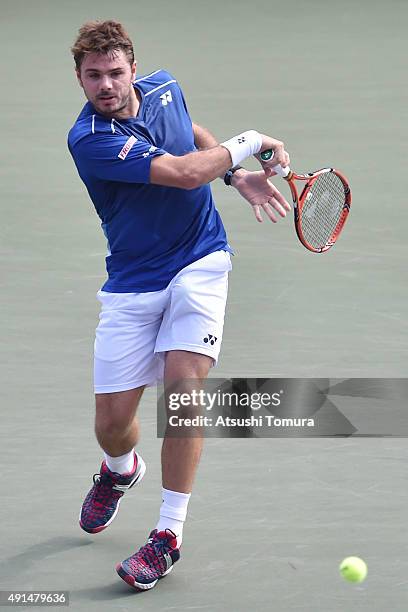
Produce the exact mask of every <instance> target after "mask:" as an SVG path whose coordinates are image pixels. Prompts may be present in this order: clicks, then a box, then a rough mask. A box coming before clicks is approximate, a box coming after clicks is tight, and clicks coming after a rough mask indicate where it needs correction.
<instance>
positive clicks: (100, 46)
mask: <svg viewBox="0 0 408 612" xmlns="http://www.w3.org/2000/svg"><path fill="white" fill-rule="evenodd" d="M119 49H122V51H123V52H124V53H125V55H126V57H127V58H128V60H129V64H130V65H132V64H133V62H134V61H135V56H134V52H133V44H132V41H131V40H130V38H129V35H128V33H127V32H126V30H125V28H124V27H123V25H122V24H121V23H119V22H118V21H113V20H112V19H110V20H108V21H87V22H86V23H84V25H83V26H82V27H81V28H80V29H79V32H78V37H77V39H76V41H75V42H74V44H73V46H72V47H71V53H72V55H73V56H74V60H75V65H76V68H77V70H80V69H81V64H82V61H83V59H84V57H85V55H87V54H88V53H106V54H108V55H110V54H111V53H112V52H114V51H118V50H119Z"/></svg>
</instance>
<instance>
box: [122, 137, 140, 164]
mask: <svg viewBox="0 0 408 612" xmlns="http://www.w3.org/2000/svg"><path fill="white" fill-rule="evenodd" d="M135 142H137V138H135V136H130V137H129V138H128V139H127V141H126V142H125V144H124V145H123V147H122V149H121V151H120V153H119V155H118V157H120V159H126V155H127V154H128V153H129V151H130V149H131V148H132V147H133V145H134V144H135Z"/></svg>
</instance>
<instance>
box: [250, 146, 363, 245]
mask: <svg viewBox="0 0 408 612" xmlns="http://www.w3.org/2000/svg"><path fill="white" fill-rule="evenodd" d="M273 156H274V152H273V151H272V149H268V150H267V151H263V153H261V155H260V157H261V160H262V161H270V160H271V159H272V158H273ZM272 169H273V170H274V172H276V174H278V175H279V176H281V177H282V178H284V179H285V180H286V181H287V182H288V184H289V187H290V191H291V193H292V200H293V212H294V213H295V228H296V233H297V235H298V238H299V240H300V242H301V243H302V244H303V246H305V247H306V248H307V249H309V251H313V253H324V252H325V251H328V250H329V249H330V248H331V247H332V246H333V245H334V243H335V242H336V240H337V239H338V237H339V236H340V233H341V231H342V229H343V227H344V224H345V222H346V220H347V217H348V214H349V212H350V206H351V191H350V186H349V184H348V181H347V179H346V177H345V176H343V174H341V173H340V172H339V171H338V170H335V169H334V168H322V169H321V170H316V171H315V172H309V173H308V174H295V173H294V172H292V170H291V169H290V168H289V167H286V168H282V166H281V165H280V164H277V165H276V166H273V168H272ZM297 181H299V182H300V181H302V182H303V183H305V185H304V187H303V190H302V192H301V194H300V196H299V194H298V190H297V187H296V182H297Z"/></svg>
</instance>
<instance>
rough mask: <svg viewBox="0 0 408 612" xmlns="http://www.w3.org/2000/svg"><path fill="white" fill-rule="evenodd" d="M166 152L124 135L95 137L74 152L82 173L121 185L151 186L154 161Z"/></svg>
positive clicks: (73, 150) (86, 140) (90, 136)
mask: <svg viewBox="0 0 408 612" xmlns="http://www.w3.org/2000/svg"><path fill="white" fill-rule="evenodd" d="M164 153H166V151H164V150H163V149H159V148H157V147H155V146H153V145H151V144H150V143H149V142H146V141H145V140H139V139H138V138H137V137H136V136H124V135H121V134H92V135H89V136H88V137H86V138H83V139H82V140H80V141H79V142H78V143H77V144H76V146H74V147H73V149H72V155H73V157H74V160H75V163H76V165H77V167H78V170H79V171H80V174H83V175H87V176H89V177H93V178H97V179H100V180H105V181H117V182H121V183H149V182H150V164H151V162H152V159H153V158H154V157H156V156H157V155H163V154H164Z"/></svg>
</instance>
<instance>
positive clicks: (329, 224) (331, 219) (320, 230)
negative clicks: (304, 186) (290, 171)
mask: <svg viewBox="0 0 408 612" xmlns="http://www.w3.org/2000/svg"><path fill="white" fill-rule="evenodd" d="M345 200H346V196H345V192H344V185H343V183H342V181H341V179H340V178H339V177H338V176H337V175H336V174H334V173H333V172H327V173H325V174H320V175H319V176H318V177H317V179H316V180H315V181H314V182H313V183H312V185H311V187H310V188H309V190H308V191H307V192H306V194H305V198H304V203H303V207H302V209H301V213H300V225H301V229H302V233H303V236H304V238H305V240H306V242H308V243H309V244H310V245H311V246H312V247H313V248H316V249H319V248H323V247H324V246H325V245H326V244H327V242H328V241H329V240H330V238H331V236H332V235H333V232H334V231H335V230H336V228H337V226H338V224H339V222H340V221H341V219H342V215H343V209H344V204H345Z"/></svg>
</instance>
